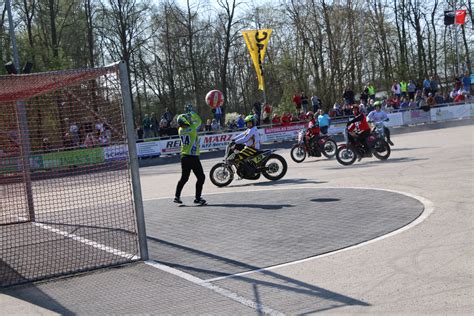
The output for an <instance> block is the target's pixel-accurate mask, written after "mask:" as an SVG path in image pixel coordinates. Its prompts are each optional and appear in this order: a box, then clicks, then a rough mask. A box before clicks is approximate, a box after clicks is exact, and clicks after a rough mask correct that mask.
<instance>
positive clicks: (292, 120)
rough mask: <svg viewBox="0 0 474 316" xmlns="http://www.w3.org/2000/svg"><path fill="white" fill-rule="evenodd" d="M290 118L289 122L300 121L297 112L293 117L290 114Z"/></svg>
mask: <svg viewBox="0 0 474 316" xmlns="http://www.w3.org/2000/svg"><path fill="white" fill-rule="evenodd" d="M290 117H291V122H298V121H299V120H300V114H299V113H298V112H297V113H295V115H292V114H291V113H290Z"/></svg>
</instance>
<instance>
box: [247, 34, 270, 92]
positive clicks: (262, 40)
mask: <svg viewBox="0 0 474 316" xmlns="http://www.w3.org/2000/svg"><path fill="white" fill-rule="evenodd" d="M242 34H243V36H244V39H245V43H246V44H247V48H248V49H249V52H250V57H252V61H253V65H254V67H255V71H256V72H257V79H258V89H259V90H265V85H264V83H263V60H264V58H265V51H266V50H267V46H268V40H269V39H270V35H272V30H271V29H264V30H249V31H242Z"/></svg>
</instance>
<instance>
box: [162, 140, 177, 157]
mask: <svg viewBox="0 0 474 316" xmlns="http://www.w3.org/2000/svg"><path fill="white" fill-rule="evenodd" d="M159 146H160V151H161V154H162V155H169V154H178V153H180V151H181V140H180V139H179V138H171V139H166V140H160V141H159Z"/></svg>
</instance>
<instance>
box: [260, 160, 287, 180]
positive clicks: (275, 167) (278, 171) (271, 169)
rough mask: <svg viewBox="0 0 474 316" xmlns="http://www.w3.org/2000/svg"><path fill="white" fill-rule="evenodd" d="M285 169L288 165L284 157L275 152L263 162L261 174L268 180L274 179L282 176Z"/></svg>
mask: <svg viewBox="0 0 474 316" xmlns="http://www.w3.org/2000/svg"><path fill="white" fill-rule="evenodd" d="M287 170H288V165H287V163H286V160H285V158H283V157H282V156H280V155H277V154H271V155H270V157H269V158H268V159H267V161H266V162H265V168H264V170H263V171H262V174H263V176H264V177H265V178H267V179H268V180H272V181H276V180H279V179H281V178H283V176H284V175H285V174H286V171H287Z"/></svg>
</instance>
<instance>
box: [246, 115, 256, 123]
mask: <svg viewBox="0 0 474 316" xmlns="http://www.w3.org/2000/svg"><path fill="white" fill-rule="evenodd" d="M244 122H245V123H248V122H252V126H255V124H257V119H256V118H255V115H252V114H249V115H247V116H246V117H245V119H244Z"/></svg>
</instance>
